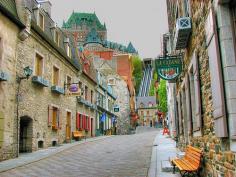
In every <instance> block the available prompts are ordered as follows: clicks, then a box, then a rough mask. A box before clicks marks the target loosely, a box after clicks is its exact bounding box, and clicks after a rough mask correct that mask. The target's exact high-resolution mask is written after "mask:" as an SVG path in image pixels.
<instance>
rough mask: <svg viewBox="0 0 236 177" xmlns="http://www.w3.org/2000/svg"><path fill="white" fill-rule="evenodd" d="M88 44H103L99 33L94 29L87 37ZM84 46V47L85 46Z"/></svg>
mask: <svg viewBox="0 0 236 177" xmlns="http://www.w3.org/2000/svg"><path fill="white" fill-rule="evenodd" d="M87 43H99V44H102V40H101V39H100V37H99V35H98V33H97V31H96V29H95V28H92V30H91V31H90V32H89V33H88V35H87V37H86V42H85V44H87ZM85 44H84V45H85Z"/></svg>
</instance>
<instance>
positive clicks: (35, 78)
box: [32, 76, 49, 87]
mask: <svg viewBox="0 0 236 177" xmlns="http://www.w3.org/2000/svg"><path fill="white" fill-rule="evenodd" d="M32 82H33V83H36V84H38V85H41V86H43V87H49V81H48V80H46V79H44V78H43V77H41V76H33V77H32Z"/></svg>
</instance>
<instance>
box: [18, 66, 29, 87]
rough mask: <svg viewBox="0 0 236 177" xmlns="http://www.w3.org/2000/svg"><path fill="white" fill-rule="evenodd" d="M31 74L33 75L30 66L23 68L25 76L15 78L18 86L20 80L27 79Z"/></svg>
mask: <svg viewBox="0 0 236 177" xmlns="http://www.w3.org/2000/svg"><path fill="white" fill-rule="evenodd" d="M32 73H33V69H32V68H31V67H30V66H26V67H25V68H24V75H25V76H23V77H22V76H21V77H20V76H17V82H18V83H19V84H20V82H21V80H23V79H29V77H30V76H31V75H32Z"/></svg>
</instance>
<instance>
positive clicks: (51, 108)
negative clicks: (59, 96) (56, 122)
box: [48, 105, 53, 127]
mask: <svg viewBox="0 0 236 177" xmlns="http://www.w3.org/2000/svg"><path fill="white" fill-rule="evenodd" d="M52 119H53V106H52V105H48V126H49V127H51V126H52Z"/></svg>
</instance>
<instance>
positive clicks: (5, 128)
mask: <svg viewBox="0 0 236 177" xmlns="http://www.w3.org/2000/svg"><path fill="white" fill-rule="evenodd" d="M0 26H1V28H0V71H3V72H5V73H7V74H8V75H9V80H8V81H0V161H1V160H5V159H9V158H13V157H16V155H17V153H16V152H17V146H16V144H17V143H16V139H15V138H14V137H16V123H15V122H14V120H15V119H16V114H15V108H16V107H15V103H16V87H17V85H16V66H15V63H16V44H17V41H18V38H17V36H18V33H19V29H18V27H17V26H16V25H15V24H14V23H12V22H11V21H10V20H9V19H8V18H6V17H5V16H4V15H3V14H2V13H1V12H0Z"/></svg>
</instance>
